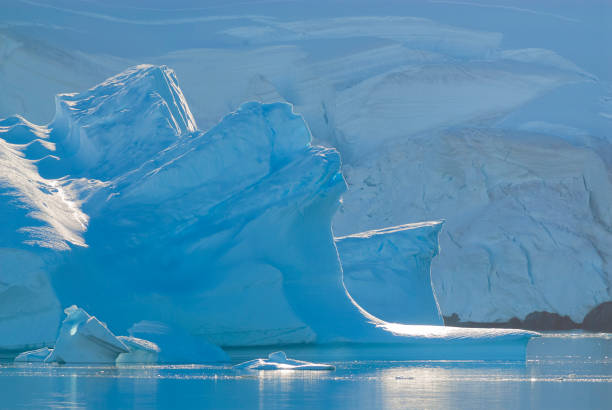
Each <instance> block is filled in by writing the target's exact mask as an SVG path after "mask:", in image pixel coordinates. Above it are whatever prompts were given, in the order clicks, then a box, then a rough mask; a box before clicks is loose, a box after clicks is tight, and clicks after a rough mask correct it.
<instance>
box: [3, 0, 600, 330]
mask: <svg viewBox="0 0 612 410" xmlns="http://www.w3.org/2000/svg"><path fill="white" fill-rule="evenodd" d="M69 3H70V2H69ZM353 3H354V4H351V7H333V6H330V4H328V2H322V1H314V0H311V1H309V2H308V6H307V7H303V8H302V13H301V14H300V16H296V15H295V14H292V13H289V14H288V13H286V12H284V11H281V9H283V8H282V7H281V8H279V7H276V5H270V3H266V2H251V3H250V4H248V5H246V4H245V5H241V7H240V8H239V9H237V8H236V9H235V10H232V13H230V14H232V15H233V16H229V15H218V16H215V15H214V13H221V14H223V13H224V11H223V10H220V9H219V10H215V11H212V12H211V11H210V10H196V9H193V10H190V11H189V14H190V15H193V17H194V19H193V20H192V19H182V18H180V19H177V18H176V16H177V15H176V14H175V15H174V18H171V17H170V15H168V16H167V18H163V19H159V20H155V22H154V23H155V24H148V23H147V24H144V23H145V22H147V21H148V20H150V16H149V15H148V12H147V11H144V10H132V11H131V13H133V15H132V18H131V19H129V20H128V19H125V16H123V15H121V13H122V11H121V8H115V7H111V6H108V5H107V4H101V3H100V4H98V5H97V6H95V7H96V8H97V9H98V11H100V13H99V14H94V13H89V15H88V16H87V17H83V16H81V17H82V18H74V17H75V16H74V15H73V14H71V11H70V10H66V9H63V8H62V7H58V8H55V9H53V11H52V12H51V10H50V9H46V11H45V10H40V9H39V7H38V6H37V5H36V4H34V3H31V4H30V3H24V2H19V3H15V7H13V8H9V9H7V10H6V12H5V13H0V26H1V27H0V29H1V31H2V32H1V33H0V69H1V72H0V90H2V92H1V93H0V117H6V116H8V115H11V114H13V113H15V112H17V113H19V114H21V115H23V116H24V117H26V118H27V119H28V120H30V121H33V122H35V123H46V122H48V121H50V120H51V119H52V117H53V116H54V106H53V104H50V103H49V101H51V98H52V97H53V95H55V94H57V93H65V92H67V91H80V90H86V89H87V88H88V87H90V86H91V85H92V84H97V83H100V82H102V81H103V80H104V79H106V78H107V77H109V76H110V75H112V74H114V73H117V72H119V71H121V70H123V69H124V68H125V67H128V66H130V65H134V64H138V63H139V62H141V61H143V60H144V59H146V61H148V62H151V63H154V64H168V65H171V66H172V67H173V68H174V69H175V70H176V73H177V76H178V77H179V78H180V80H181V85H182V88H183V92H184V94H185V97H186V98H187V99H188V101H189V104H190V107H191V109H192V113H193V118H194V119H195V120H196V121H197V124H198V126H199V127H200V128H201V129H204V130H207V129H210V128H212V127H214V126H215V125H216V124H217V123H218V122H219V120H220V119H221V118H222V117H223V116H225V115H226V114H227V113H228V112H231V111H235V110H236V109H237V108H238V107H239V106H240V104H242V103H243V102H244V101H252V100H256V101H262V102H265V103H271V102H279V101H286V102H289V103H291V104H293V105H294V107H295V111H296V112H299V113H301V114H302V115H303V116H304V118H305V120H306V122H307V123H308V126H309V128H310V129H311V130H312V133H313V135H314V137H315V138H316V140H315V142H317V143H324V145H328V146H333V147H335V148H336V149H338V151H339V152H340V154H341V155H342V158H343V166H342V173H343V175H344V177H345V179H346V180H347V184H348V190H347V192H346V193H345V194H344V196H343V203H342V205H341V207H340V208H339V212H337V213H336V214H335V216H334V222H333V224H334V232H335V234H337V235H340V236H344V235H348V234H353V233H355V232H364V231H369V230H374V229H379V228H381V227H387V226H396V225H400V224H405V223H407V222H410V221H428V220H437V219H441V218H444V219H446V221H447V222H446V224H445V228H444V230H443V231H442V233H441V235H440V246H441V249H442V252H441V254H440V255H439V256H437V257H436V258H435V259H434V261H433V262H432V263H433V277H432V279H433V284H434V289H435V290H436V293H437V297H438V302H439V304H440V307H441V309H442V312H443V313H444V315H445V316H450V315H452V314H453V313H456V314H457V315H458V317H459V318H460V320H463V321H476V322H494V321H507V320H508V319H510V318H512V317H514V316H516V317H517V318H519V319H523V318H525V317H526V315H528V314H529V313H531V312H535V311H546V312H551V313H556V314H559V315H570V316H571V318H572V319H573V320H574V321H576V322H580V321H582V320H583V319H584V318H585V315H586V314H587V313H588V312H589V311H591V310H592V309H593V308H595V307H596V306H598V305H601V304H602V303H605V302H608V301H610V300H612V293H611V289H612V287H611V286H610V283H611V282H612V279H611V274H612V267H611V266H610V263H609V261H610V260H612V259H611V258H612V255H611V254H610V251H609V249H612V239H611V238H612V235H611V234H610V232H611V231H610V229H611V228H610V219H609V214H610V203H611V201H610V196H611V192H612V191H611V190H612V186H611V184H610V175H611V170H612V143H611V138H610V136H611V130H612V92H611V90H612V70H610V63H611V61H612V60H611V59H610V53H609V52H608V51H607V50H609V47H608V43H609V38H611V36H612V25H610V24H605V21H604V20H605V19H602V15H605V12H606V11H608V10H609V5H606V6H604V4H603V3H606V2H599V3H597V4H596V5H591V4H589V6H588V7H586V6H584V5H582V4H579V3H578V2H576V3H575V4H574V2H562V3H563V4H561V3H559V2H537V3H536V2H523V3H524V4H523V6H524V7H523V6H522V7H511V8H509V7H488V6H487V7H483V4H480V3H481V2H452V4H451V3H448V2H431V1H420V0H418V1H417V0H415V1H411V2H393V4H387V5H385V6H384V7H381V6H380V5H379V4H377V3H376V4H375V3H373V2H353ZM600 3H601V4H600ZM75 7H76V6H75ZM80 7H81V5H79V6H78V7H77V8H80ZM88 7H94V6H91V5H90V6H88ZM177 7H179V6H177ZM228 10H229V9H228ZM184 12H185V11H180V12H179V11H178V10H175V11H174V12H172V13H179V14H181V13H184ZM169 13H170V12H169ZM172 13H171V14H172ZM211 13H213V14H212V15H211ZM211 21H214V24H210V23H209V22H211ZM194 30H195V31H194ZM76 32H80V33H85V32H86V33H88V35H87V39H85V38H83V37H75V36H72V35H70V34H69V33H76ZM194 32H197V33H198V35H194ZM109 33H110V34H112V35H109ZM597 33H599V34H597ZM602 50H603V52H602ZM155 78H158V80H159V81H160V83H159V84H160V85H163V84H162V83H163V82H167V84H168V86H167V87H166V88H164V91H163V92H158V95H155V91H154V92H152V93H149V94H147V92H148V91H151V90H152V89H151V88H148V87H149V85H148V84H149V83H150V84H153V83H155V82H156V81H158V80H156V79H155ZM126 79H127V78H126ZM136 82H138V83H139V84H140V86H136ZM173 82H174V80H173V79H172V78H171V77H168V78H167V79H166V78H164V77H163V76H158V77H155V76H143V77H142V78H141V79H140V80H137V81H134V83H133V84H132V86H131V89H133V90H136V89H137V88H138V87H140V90H141V91H143V92H144V93H143V94H140V95H136V94H135V92H134V91H131V92H130V91H127V90H126V93H125V95H124V97H123V98H132V97H134V98H136V99H141V100H142V101H143V102H145V101H149V102H153V103H155V104H159V105H160V107H162V108H160V111H159V112H160V113H161V109H163V106H164V105H165V104H167V106H168V107H170V110H174V108H173V107H174V106H173V105H172V104H168V102H171V101H172V100H177V101H180V98H179V94H178V92H176V89H175V87H174V86H173V85H172V84H173ZM116 84H118V83H116ZM116 84H115V85H116ZM112 87H113V84H107V85H105V86H103V87H100V88H98V90H99V91H102V90H103V89H106V90H107V92H108V97H112V96H113V95H114V93H115V91H116V90H115V91H112V92H111V89H112ZM91 96H92V98H93V99H95V100H96V102H95V104H94V103H93V100H92V102H91V104H90V103H89V102H86V101H82V102H80V103H79V102H78V101H77V100H79V99H81V97H78V96H76V97H74V96H63V97H60V98H59V100H58V103H59V105H60V107H59V110H58V112H57V117H56V118H57V125H58V126H59V125H60V123H63V124H64V125H65V129H66V130H69V129H73V130H74V132H70V133H66V134H65V135H64V136H62V137H60V135H58V136H57V138H56V137H52V138H51V139H52V140H53V142H54V143H56V145H57V151H56V153H54V154H51V155H56V156H58V157H59V158H61V160H60V161H56V162H55V163H54V162H53V161H48V159H49V158H47V159H46V160H44V161H41V162H39V163H37V165H38V166H39V169H40V170H41V172H42V174H43V176H45V177H48V178H54V179H55V178H58V177H60V176H63V175H64V174H62V168H63V170H64V171H63V172H67V171H68V170H69V171H70V175H73V176H77V175H86V178H89V179H91V178H94V177H96V178H101V179H102V180H104V181H107V179H106V178H107V177H108V173H112V172H114V171H113V169H114V167H115V166H119V171H120V172H124V170H125V169H126V168H129V167H130V166H134V164H136V167H138V166H140V165H141V164H140V163H138V162H139V161H144V160H148V159H150V158H148V157H147V155H149V154H151V156H152V155H153V153H156V152H157V151H155V150H156V149H157V148H153V147H152V146H149V145H148V144H149V143H151V142H153V141H152V139H151V138H148V137H146V138H147V141H146V143H147V144H146V145H147V147H144V145H143V144H144V143H145V141H141V140H138V138H137V137H135V136H134V135H132V136H130V135H128V134H129V130H130V129H134V130H135V129H140V130H142V131H147V135H153V134H155V133H156V132H157V131H156V130H157V128H154V127H152V126H151V125H148V124H153V123H154V122H148V121H144V117H142V116H141V114H146V111H150V110H153V111H151V113H153V112H155V110H156V109H153V108H152V107H151V106H147V107H145V106H144V105H143V106H130V107H125V109H126V110H127V111H124V114H122V113H121V112H119V111H117V112H112V110H114V108H113V107H112V105H108V104H104V103H102V99H103V98H105V97H103V96H102V95H100V96H97V95H91ZM75 98H76V100H75ZM112 100H113V98H109V99H108V102H109V103H110V102H111V101H112ZM164 101H166V102H164ZM73 104H76V106H75V108H76V109H77V110H78V109H81V108H83V107H85V106H88V105H89V107H90V108H91V109H92V110H93V109H95V107H97V106H98V104H101V105H100V107H105V108H104V109H102V110H101V111H98V113H99V114H104V115H106V116H107V119H108V120H110V119H111V118H113V117H114V116H118V117H121V115H124V116H125V117H127V118H130V119H131V120H134V121H141V120H142V121H141V123H140V126H136V124H134V128H129V127H124V125H122V123H121V122H119V123H117V126H116V127H115V126H114V125H113V124H112V123H111V122H109V121H108V120H105V119H104V115H102V116H96V117H95V118H94V117H93V116H91V117H90V116H84V115H76V116H74V117H70V115H71V114H70V113H71V112H73V110H72V109H71V108H70V107H71V106H72V105H73ZM79 105H80V107H81V108H79ZM122 109H123V108H122ZM134 110H136V111H138V110H144V111H143V112H141V113H137V112H135V111H134ZM179 111H180V110H179ZM179 111H169V116H168V117H166V116H165V115H161V114H160V115H159V116H158V115H157V114H154V115H152V116H151V117H150V119H153V118H154V117H156V116H157V118H158V119H159V120H160V121H162V122H164V121H166V119H167V120H168V122H167V123H166V124H161V129H164V130H166V131H164V135H156V138H158V139H159V141H165V142H166V143H167V142H170V141H173V139H174V138H177V139H179V138H182V137H179V136H180V135H182V136H184V135H187V134H189V133H190V131H189V129H190V124H193V122H192V121H191V120H190V118H189V116H188V115H186V113H179ZM83 113H85V111H83ZM62 116H65V117H66V118H71V119H70V120H66V121H60V117H62ZM105 123H106V124H107V125H108V126H111V127H113V134H114V135H122V137H121V138H122V142H121V143H119V142H116V141H115V143H114V144H113V147H114V148H113V149H109V152H108V153H105V154H100V155H101V157H100V158H97V159H96V158H95V156H96V155H94V151H92V150H91V149H90V148H91V147H96V146H98V144H100V143H104V138H105V137H104V135H103V132H101V130H103V128H101V127H102V126H103V124H105ZM158 125H160V124H158ZM43 128H44V127H43ZM22 129H23V128H22ZM41 129H42V128H41ZM173 130H174V131H173ZM77 131H78V132H77ZM124 131H126V132H127V133H124ZM142 135H144V134H142ZM38 139H40V140H41V141H47V140H48V139H45V138H38ZM64 139H66V141H65V142H66V145H67V146H66V147H60V145H61V144H59V142H60V141H64ZM156 140H157V139H156ZM135 144H139V145H138V146H139V147H141V148H143V151H142V155H141V154H139V153H136V154H135V156H134V160H125V161H124V160H121V161H119V162H118V163H114V165H113V167H112V168H113V169H111V167H110V165H109V164H111V163H113V162H112V158H113V157H114V156H115V154H117V153H119V152H120V151H121V150H125V151H126V152H128V151H129V152H132V153H135V152H136V151H135V150H134V149H133V148H134V147H135V146H136V145H135ZM88 147H90V148H88ZM164 148H166V147H164ZM20 149H21V148H20ZM43 149H44V148H43V147H42V146H41V145H40V144H39V143H36V144H33V145H32V146H30V148H29V149H28V152H29V151H33V150H43ZM59 150H64V151H63V152H65V153H64V154H61V155H60V151H59ZM144 150H150V151H147V153H145V151H144ZM138 152H141V151H138ZM3 155H4V154H3ZM33 158H36V159H38V158H39V157H33ZM68 158H71V159H70V160H68ZM117 158H119V157H117ZM85 160H86V161H93V162H92V163H91V164H89V165H88V164H85V163H84V162H83V161H85ZM98 160H99V161H102V162H98ZM107 160H108V161H110V162H109V163H108V164H106V165H104V161H107ZM79 161H81V162H79ZM43 165H44V166H45V167H47V169H46V170H45V169H44V167H43ZM51 165H54V166H56V167H59V168H60V169H59V170H56V171H54V170H53V169H52V168H51ZM60 165H61V167H60ZM121 167H123V168H121ZM23 169H25V168H23ZM89 170H91V173H89V172H90V171H89ZM43 171H47V172H43ZM52 171H53V172H52ZM86 171H87V174H85V172H86ZM49 192H51V191H49ZM64 192H68V187H66V189H64ZM86 213H87V215H89V214H90V213H89V212H86ZM41 215H42V213H41ZM607 215H608V216H607ZM28 226H30V225H28ZM69 229H70V231H71V232H72V233H71V234H70V235H72V236H73V233H76V234H77V236H78V235H80V234H79V233H78V232H80V231H79V229H80V228H78V225H77V230H76V231H75V230H74V229H73V228H72V227H71V228H69ZM39 231H40V230H39ZM11 232H13V231H11ZM66 233H67V232H66ZM62 240H63V239H62ZM25 251H27V249H25ZM0 269H2V267H0ZM21 277H22V278H25V277H26V276H25V275H21ZM27 277H30V278H31V280H30V279H28V280H26V279H24V281H25V282H24V283H22V284H21V285H19V286H20V288H19V289H21V290H19V292H21V291H22V290H23V289H26V288H27V291H28V292H32V291H34V289H35V288H36V289H39V290H42V289H43V288H44V285H41V286H42V287H36V286H38V285H35V283H37V282H36V281H37V279H36V277H37V276H36V275H34V274H29V276H27ZM2 289H5V288H2ZM2 289H0V291H4V290H2ZM39 290H36V291H37V292H38V291H39ZM13 291H17V289H16V288H14V289H13ZM43 300H44V299H40V301H41V303H42V301H43ZM43 305H44V306H42V305H33V307H32V308H31V309H30V311H31V316H30V317H31V318H32V320H35V318H36V317H37V316H36V315H38V316H40V315H44V314H45V313H44V312H54V313H52V314H53V315H56V316H58V317H59V312H60V310H59V307H58V306H56V307H54V308H52V307H51V305H49V304H48V303H46V302H45V303H44V304H43ZM64 307H65V306H64ZM33 310H35V311H36V312H38V313H36V314H34V313H33Z"/></svg>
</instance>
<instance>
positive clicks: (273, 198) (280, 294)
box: [0, 65, 535, 362]
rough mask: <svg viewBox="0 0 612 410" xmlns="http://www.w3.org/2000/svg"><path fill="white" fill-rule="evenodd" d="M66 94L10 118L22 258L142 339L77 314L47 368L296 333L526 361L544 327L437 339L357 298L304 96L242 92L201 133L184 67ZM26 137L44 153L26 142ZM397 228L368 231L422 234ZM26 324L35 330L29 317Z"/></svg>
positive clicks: (208, 351) (331, 182)
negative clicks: (274, 99)
mask: <svg viewBox="0 0 612 410" xmlns="http://www.w3.org/2000/svg"><path fill="white" fill-rule="evenodd" d="M57 101H58V103H57V112H56V116H55V119H54V120H53V121H52V122H51V123H50V124H49V125H48V126H47V127H41V126H35V125H33V124H29V123H27V122H25V120H22V119H19V118H16V119H15V118H13V119H8V120H5V121H8V122H5V124H8V125H7V126H6V127H3V128H0V141H2V145H0V148H2V150H1V151H0V153H2V155H3V156H4V157H3V158H8V160H6V161H4V162H0V166H5V167H6V168H5V169H6V170H7V171H6V172H3V173H2V174H1V177H2V178H4V180H3V181H4V182H3V184H4V186H6V187H7V193H8V195H11V198H12V200H11V201H6V202H5V201H3V202H2V205H1V206H3V207H4V208H3V209H7V210H8V212H12V213H13V214H14V215H15V218H13V219H11V224H9V225H7V226H2V227H0V229H2V232H5V231H6V236H4V237H3V238H8V239H9V240H7V241H6V246H7V248H8V249H9V250H10V251H11V252H9V254H10V255H12V252H13V251H12V250H13V249H24V250H26V251H27V252H30V253H32V254H33V255H36V256H39V257H40V258H41V261H42V262H41V264H42V265H41V266H42V267H41V268H40V271H42V272H45V273H46V275H47V276H45V278H46V279H47V280H48V281H49V283H50V285H51V287H50V289H49V295H50V296H49V298H51V295H52V296H53V298H55V299H53V300H56V301H58V302H59V304H60V305H68V304H72V303H74V304H76V305H79V306H87V307H88V309H89V310H91V311H95V312H96V314H97V315H100V317H104V318H105V319H106V320H109V322H110V323H112V324H113V328H115V329H117V330H118V331H119V334H129V335H130V336H129V337H131V338H136V339H129V338H127V339H126V338H124V339H119V338H117V337H115V336H114V335H113V334H112V333H111V332H110V331H109V330H108V329H107V328H106V326H104V325H103V324H102V323H101V322H99V321H98V320H97V319H95V318H93V317H89V315H87V313H85V312H84V311H82V310H81V309H78V308H76V307H71V308H69V309H68V310H67V311H66V313H67V314H68V317H67V318H66V320H65V321H64V323H63V324H62V328H61V330H60V337H59V338H58V341H57V343H56V346H55V349H54V350H53V352H52V353H51V355H50V356H49V358H48V359H47V361H65V362H79V361H91V362H114V361H116V360H117V358H118V356H119V355H121V354H125V356H122V357H121V358H120V359H119V361H122V360H125V361H127V362H130V361H133V360H136V359H137V358H138V357H139V356H140V357H141V359H142V360H152V358H153V357H154V355H155V354H157V355H158V360H164V359H162V357H163V356H164V355H166V354H167V355H169V356H168V357H171V358H172V359H168V360H170V361H176V360H179V359H178V357H179V356H178V355H177V354H181V353H182V354H184V355H185V356H183V357H182V358H181V359H180V360H182V359H185V360H186V361H190V362H195V361H198V360H200V358H202V359H201V360H209V358H210V357H211V355H212V356H213V357H215V358H216V359H218V361H224V360H226V359H227V356H226V355H225V353H223V352H222V351H220V349H218V348H217V347H216V346H214V345H218V346H221V347H242V346H272V345H281V344H299V343H318V344H333V343H392V344H399V345H405V346H406V349H407V351H409V350H410V349H411V347H410V346H412V345H414V344H415V343H417V344H418V343H421V344H422V343H429V344H431V345H436V346H437V347H436V349H430V350H423V354H424V355H425V357H424V358H427V355H428V354H430V353H428V352H433V351H435V352H437V353H435V354H437V355H438V356H442V357H448V358H452V357H453V356H454V355H455V353H454V352H455V350H456V351H457V352H462V353H461V355H460V356H461V357H466V356H469V355H472V356H471V357H480V356H479V352H478V349H476V348H473V349H471V350H469V349H468V350H465V349H463V350H462V349H455V347H456V346H482V345H487V346H488V348H489V349H490V350H491V352H492V353H491V354H490V355H489V356H487V357H489V358H494V357H499V358H513V359H520V358H524V352H525V345H526V343H527V341H528V340H529V338H531V337H533V336H534V335H535V334H534V333H530V332H521V331H510V332H506V333H504V332H497V333H496V332H489V333H487V334H486V335H485V336H483V334H482V332H477V331H471V330H469V329H454V330H453V329H452V328H444V327H441V326H438V327H434V328H435V329H433V330H432V329H430V330H428V331H427V332H426V336H423V332H422V329H421V328H418V327H417V328H412V327H402V328H400V329H399V330H398V328H397V326H395V325H393V323H391V322H387V321H384V320H382V319H379V318H378V317H377V316H376V315H373V314H372V313H370V312H368V311H367V310H366V309H364V308H363V307H362V306H360V305H359V303H358V301H356V300H355V299H354V298H353V297H352V296H351V294H350V293H349V292H348V291H347V289H346V287H345V284H344V282H343V280H342V268H341V264H340V260H339V257H338V252H337V248H336V245H335V242H334V238H333V235H332V230H331V221H332V218H333V216H334V214H335V212H336V210H337V209H338V206H339V204H340V197H341V195H342V194H343V193H344V192H345V190H346V183H345V180H344V178H343V175H342V173H341V161H340V155H339V154H338V152H337V151H336V150H335V149H333V148H326V147H321V146H317V145H313V144H312V136H311V133H310V130H309V128H308V126H307V125H306V123H305V121H304V119H303V118H302V117H301V116H300V115H298V114H296V113H295V112H294V110H293V107H292V106H291V105H290V104H287V103H272V104H262V103H258V102H249V103H245V104H243V105H241V106H240V107H239V108H238V109H237V110H236V111H235V112H232V113H230V114H229V115H227V116H225V117H224V118H223V119H222V120H221V121H220V122H219V123H218V124H217V125H216V126H214V127H212V128H210V129H209V130H207V131H201V130H199V129H197V126H196V124H195V122H194V121H193V118H192V116H191V115H190V110H189V107H188V106H187V103H186V101H185V99H184V98H183V96H182V92H180V88H179V87H178V82H177V80H176V77H175V76H174V74H173V72H172V71H171V70H170V69H168V68H167V67H156V66H149V65H143V66H137V67H133V68H131V69H129V70H127V71H125V72H123V73H121V74H119V75H117V76H115V77H112V78H110V79H108V80H106V81H105V82H103V83H102V84H100V85H99V86H96V87H94V88H92V89H90V90H88V91H86V92H83V93H76V94H70V95H63V96H59V97H58V99H57ZM11 121H12V122H11ZM11 124H12V125H11ZM16 124H18V126H17V125H16ZM18 137H19V138H21V142H20V141H18V140H19V138H18ZM35 137H36V138H35ZM10 138H13V140H11V141H10V142H9V141H8V140H7V139H9V140H10ZM24 139H26V140H30V141H33V140H34V139H40V140H41V141H43V142H44V144H42V143H38V144H41V146H42V147H43V148H44V149H41V150H34V151H30V150H27V149H26V147H25V146H24V144H23V140H24ZM101 147H104V149H101ZM47 152H49V153H48V154H47ZM41 154H45V156H43V157H40V158H39V157H38V156H40V155H41ZM13 170H14V171H13ZM436 226H437V225H436V224H433V225H431V226H430V227H429V228H426V227H425V226H424V227H423V229H422V232H421V233H423V234H424V236H422V237H420V236H419V234H416V236H414V237H413V238H412V239H410V240H414V241H416V243H420V245H418V246H420V248H419V250H418V251H415V253H414V255H415V257H414V259H413V261H412V262H410V260H408V261H407V262H405V263H407V265H406V266H413V265H414V266H416V265H415V264H417V265H418V264H421V265H419V269H420V270H419V274H418V275H416V276H417V277H419V279H418V280H417V282H418V289H415V291H414V296H415V300H416V296H418V297H419V298H422V299H421V300H423V301H424V302H423V303H424V305H423V306H422V310H419V311H418V312H415V314H417V313H418V314H419V315H420V314H423V317H424V319H422V320H421V319H419V321H420V322H424V323H431V322H432V321H433V320H434V316H435V312H433V311H432V309H434V308H433V306H434V305H435V298H434V296H433V294H432V292H431V287H430V286H429V285H428V283H427V282H428V280H427V277H428V276H427V275H428V268H427V266H428V263H429V260H431V258H432V257H433V256H434V254H435V252H436V249H437V248H436V245H435V238H436V236H437V230H436V229H437V228H436ZM381 232H382V231H381ZM384 232H386V233H385V234H384V235H371V236H372V237H373V239H371V241H374V242H375V241H377V240H379V239H383V237H387V238H391V237H393V238H394V239H393V241H396V243H397V244H400V243H402V244H404V245H405V244H406V243H408V242H410V240H408V242H406V241H404V240H403V239H401V238H400V237H401V236H402V235H403V234H401V233H398V235H399V236H398V238H395V236H394V235H392V232H391V231H384ZM416 232H418V230H413V231H412V233H416ZM408 236H410V235H408ZM353 239H354V238H353ZM353 239H350V238H347V239H346V243H347V244H348V243H349V242H352V241H353ZM357 242H358V241H357ZM364 243H366V244H367V241H366V242H364ZM404 245H402V246H404ZM341 246H342V245H341ZM347 246H349V245H347ZM366 247H367V245H366ZM347 249H348V248H347ZM370 252H371V251H370ZM417 254H418V255H419V256H417ZM371 255H372V259H371V261H373V260H374V259H375V257H383V258H384V257H385V255H384V254H378V255H376V254H375V252H374V253H371ZM406 255H407V254H406ZM0 256H1V254H0ZM421 258H422V260H421ZM372 263H374V262H372ZM349 265H350V263H348V262H347V266H349ZM0 266H4V265H0ZM410 269H412V268H410ZM419 275H420V276H419ZM4 277H5V276H4V274H3V277H2V281H3V282H6V281H5V280H4ZM6 277H7V278H8V277H9V276H8V275H6ZM407 278H410V276H406V277H405V278H404V279H403V280H408V279H407ZM398 280H399V279H398ZM417 282H415V283H417ZM9 283H10V282H9ZM357 293H359V292H357ZM29 297H30V298H32V297H34V296H33V295H30V296H29ZM109 300H112V303H109ZM27 303H29V299H28V298H23V299H22V300H20V301H19V302H18V303H16V304H13V305H12V308H15V306H17V308H19V307H20V306H22V305H27ZM425 311H429V313H425ZM0 313H3V312H2V311H0ZM392 325H393V326H392ZM49 326H50V328H52V327H53V326H56V323H53V324H51V325H49ZM73 331H74V332H75V333H74V334H71V332H73ZM19 332H21V333H23V334H24V335H28V336H32V335H31V333H32V329H30V327H28V326H22V327H21V328H19ZM2 337H4V336H2ZM137 339H145V340H147V341H150V342H151V343H154V344H155V345H157V346H158V348H159V351H156V349H155V348H154V347H153V346H152V345H149V344H147V343H143V342H140V341H138V340H137ZM92 340H95V343H92ZM37 342H38V343H40V344H42V345H44V344H46V343H45V341H44V340H37ZM128 345H130V346H132V352H131V353H130V349H129V347H128ZM202 348H203V349H204V351H203V353H202V352H199V351H198V350H199V349H202ZM23 350H25V349H23ZM466 352H468V353H469V354H468V353H466ZM200 354H201V355H202V356H199V355H200ZM431 354H433V353H431ZM495 354H497V356H495ZM130 355H131V356H130Z"/></svg>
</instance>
